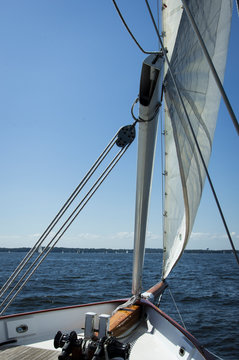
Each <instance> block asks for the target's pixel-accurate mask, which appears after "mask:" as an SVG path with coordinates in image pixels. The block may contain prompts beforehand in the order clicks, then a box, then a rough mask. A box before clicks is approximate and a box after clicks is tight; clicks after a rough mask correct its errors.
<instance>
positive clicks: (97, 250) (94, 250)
mask: <svg viewBox="0 0 239 360" xmlns="http://www.w3.org/2000/svg"><path fill="white" fill-rule="evenodd" d="M43 249H44V247H43ZM29 250H30V248H29V247H20V248H0V252H7V253H9V252H10V253H11V252H28V251H29ZM51 251H52V252H54V253H59V252H60V253H62V252H63V253H119V254H123V253H133V249H108V248H66V247H55V248H54V249H52V250H51ZM145 252H146V253H162V252H163V249H156V248H146V249H145ZM184 252H185V253H214V254H215V253H218V254H225V253H229V254H230V253H232V250H210V249H204V250H203V249H192V250H185V251H184ZM237 252H238V250H237Z"/></svg>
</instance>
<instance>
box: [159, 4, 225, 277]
mask: <svg viewBox="0 0 239 360" xmlns="http://www.w3.org/2000/svg"><path fill="white" fill-rule="evenodd" d="M163 3H165V5H167V6H164V10H163V13H162V14H163V15H162V16H163V32H165V38H164V45H165V46H167V48H168V53H169V56H170V59H171V60H170V64H171V68H172V71H173V73H174V76H175V78H176V81H177V84H178V87H179V89H180V92H181V96H182V98H183V102H184V104H185V107H186V109H187V113H188V115H189V118H190V121H191V124H192V127H193V129H194V132H195V135H196V137H197V141H198V143H199V145H200V148H201V152H202V155H203V158H204V160H205V163H206V164H208V162H209V158H210V154H211V146H212V140H213V135H214V130H215V126H216V119H217V113H218V108H219V104H220V94H219V91H218V89H217V87H216V84H215V81H214V78H213V77H212V75H211V73H210V70H209V66H208V64H207V62H206V59H205V57H204V55H203V52H202V50H201V48H200V45H199V42H198V40H197V37H196V35H195V33H194V31H193V29H192V26H191V24H190V23H189V20H188V18H187V15H186V13H185V12H184V11H183V13H182V9H181V10H180V9H179V8H177V7H176V3H177V4H179V3H180V4H181V2H180V1H172V0H171V1H164V2H163ZM172 3H173V5H175V8H174V9H172V8H170V5H169V4H172ZM187 3H188V6H189V8H190V11H191V13H192V15H193V17H194V19H195V21H196V24H197V26H198V28H199V31H200V33H201V35H202V37H203V39H204V42H205V45H206V47H207V50H208V52H209V54H210V56H211V58H212V61H213V63H214V66H215V68H216V70H217V72H218V75H219V77H220V79H221V81H223V77H224V70H225V64H226V54H227V47H228V40H229V33H230V23H231V15H232V1H231V0H217V1H208V0H190V1H187ZM168 11H171V13H173V11H174V12H175V13H176V12H177V14H178V18H179V17H180V18H181V20H180V24H179V26H178V24H176V25H175V24H174V25H173V30H172V25H171V24H170V16H169V14H168V13H167V12H168ZM180 11H181V12H180ZM181 13H182V15H181ZM177 28H178V31H177V37H176V41H175V40H173V41H170V40H169V39H167V37H168V35H169V34H170V33H171V34H173V35H172V36H174V33H175V29H177ZM174 38H175V36H174ZM165 87H166V91H165V103H166V104H165V201H164V257H163V278H166V277H167V276H168V274H169V273H170V271H171V270H172V268H173V267H174V265H175V264H176V262H177V261H178V259H179V258H180V256H181V255H182V253H183V250H184V248H185V246H186V244H187V241H188V238H189V236H190V233H191V230H192V227H193V223H194V219H195V216H196V212H197V209H198V206H199V202H200V198H201V194H202V189H203V186H204V182H205V176H206V175H205V170H204V168H203V165H202V162H201V160H200V157H199V154H198V151H197V149H196V145H195V141H194V139H193V136H192V134H191V131H190V128H189V125H188V121H187V119H186V116H185V113H184V111H183V108H182V106H181V103H180V100H179V98H178V96H177V93H176V89H175V87H174V85H173V81H172V78H171V75H170V73H169V71H167V74H166V77H165Z"/></svg>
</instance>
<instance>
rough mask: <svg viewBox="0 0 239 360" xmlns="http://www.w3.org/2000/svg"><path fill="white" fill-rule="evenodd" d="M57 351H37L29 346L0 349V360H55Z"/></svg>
mask: <svg viewBox="0 0 239 360" xmlns="http://www.w3.org/2000/svg"><path fill="white" fill-rule="evenodd" d="M58 355H59V351H56V350H46V349H38V348H35V347H30V346H14V347H10V348H6V347H5V348H2V349H0V360H33V359H34V360H43V359H44V360H57V359H58Z"/></svg>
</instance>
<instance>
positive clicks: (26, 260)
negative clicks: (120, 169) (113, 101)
mask: <svg viewBox="0 0 239 360" xmlns="http://www.w3.org/2000/svg"><path fill="white" fill-rule="evenodd" d="M117 134H118V133H116V134H115V136H114V137H113V138H112V139H111V141H110V142H109V144H108V145H107V146H106V148H105V149H104V150H103V152H102V153H101V154H100V156H99V157H98V159H97V160H96V161H95V163H94V164H93V166H92V167H91V168H90V170H89V171H88V173H87V174H86V175H85V177H84V178H83V179H82V181H81V182H80V184H79V185H78V186H77V187H76V188H75V190H74V191H73V192H72V194H71V195H70V197H69V198H68V199H67V201H66V202H65V204H64V205H63V206H62V208H61V209H60V211H59V212H58V213H57V215H56V216H55V217H54V219H53V220H52V222H51V223H50V225H49V226H48V227H47V228H46V230H45V231H44V232H43V234H42V235H41V236H40V238H39V239H38V241H37V242H36V244H35V245H34V246H33V248H32V249H31V250H30V251H29V252H28V253H27V254H26V256H25V257H24V258H23V260H22V261H21V262H20V264H19V265H18V266H17V268H16V269H15V270H14V272H13V273H12V275H11V276H10V277H9V279H8V280H7V281H6V283H5V284H4V285H3V286H2V288H1V291H0V298H1V297H2V296H3V295H4V293H5V292H6V291H7V289H8V287H9V286H10V285H11V284H12V283H13V281H14V280H15V279H16V277H17V276H18V275H19V273H20V272H21V271H22V269H23V268H24V267H25V266H26V264H27V263H28V261H29V260H30V259H31V258H32V256H33V255H34V253H35V252H36V251H37V249H38V248H39V246H41V245H42V243H43V242H44V240H45V239H46V238H47V236H48V235H49V234H50V232H51V231H52V230H53V228H54V227H55V226H56V224H57V223H58V222H59V220H60V219H61V218H62V216H63V215H64V213H65V212H66V210H67V209H68V208H69V206H70V205H71V204H72V202H73V201H74V199H75V198H76V197H77V195H78V194H79V192H80V191H81V190H82V188H83V187H84V186H85V184H86V183H87V181H88V180H89V179H90V177H91V176H92V175H93V174H94V172H95V171H96V170H97V168H98V167H99V165H100V164H101V163H102V161H103V160H104V159H105V157H106V156H107V154H108V153H109V151H110V150H111V149H112V147H113V146H114V144H115V142H116V138H117ZM44 250H45V249H44ZM44 250H43V252H44Z"/></svg>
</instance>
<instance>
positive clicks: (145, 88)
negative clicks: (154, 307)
mask: <svg viewBox="0 0 239 360" xmlns="http://www.w3.org/2000/svg"><path fill="white" fill-rule="evenodd" d="M162 81H163V58H162V57H160V56H158V55H157V56H155V55H150V56H148V57H147V58H146V59H145V61H144V63H143V67H142V72H141V81H140V94H139V103H140V105H139V119H140V123H139V136H138V162H137V185H136V205H135V232H134V263H133V284H132V293H133V294H134V295H139V293H140V292H141V287H142V269H143V263H144V251H145V236H146V226H147V215H148V207H149V199H150V191H151V182H152V174H153V165H154V154H155V144H156V137H157V136H156V135H157V127H158V109H159V105H160V104H159V91H160V90H161V88H162Z"/></svg>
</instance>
